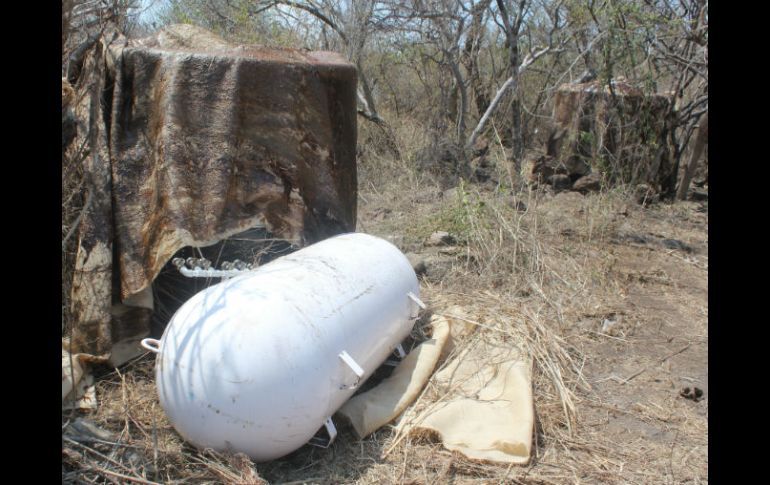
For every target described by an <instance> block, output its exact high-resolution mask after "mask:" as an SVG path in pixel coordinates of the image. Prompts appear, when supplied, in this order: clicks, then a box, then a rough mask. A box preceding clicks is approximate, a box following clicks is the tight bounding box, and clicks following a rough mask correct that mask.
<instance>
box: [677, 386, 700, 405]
mask: <svg viewBox="0 0 770 485" xmlns="http://www.w3.org/2000/svg"><path fill="white" fill-rule="evenodd" d="M679 395H680V396H682V397H683V398H685V399H690V400H692V401H695V402H698V401H700V400H701V399H703V391H702V390H701V389H698V388H697V387H693V388H692V389H690V388H689V387H685V388H684V389H682V390H681V391H679Z"/></svg>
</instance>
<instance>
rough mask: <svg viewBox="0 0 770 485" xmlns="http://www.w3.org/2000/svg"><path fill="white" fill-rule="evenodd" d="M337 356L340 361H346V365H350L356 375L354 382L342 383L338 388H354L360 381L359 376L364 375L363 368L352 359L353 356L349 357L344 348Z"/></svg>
mask: <svg viewBox="0 0 770 485" xmlns="http://www.w3.org/2000/svg"><path fill="white" fill-rule="evenodd" d="M338 357H339V358H340V359H342V362H344V363H346V364H347V365H348V367H350V369H351V370H352V371H353V373H355V375H356V376H357V379H356V382H354V383H353V384H350V385H345V384H343V385H341V386H340V389H355V388H356V387H358V384H359V383H360V382H361V378H363V377H364V369H362V368H361V366H360V365H358V363H357V362H356V361H355V360H353V357H351V356H350V354H348V353H347V351H345V350H343V351H342V352H340V354H339V355H338Z"/></svg>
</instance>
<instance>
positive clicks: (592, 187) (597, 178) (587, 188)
mask: <svg viewBox="0 0 770 485" xmlns="http://www.w3.org/2000/svg"><path fill="white" fill-rule="evenodd" d="M601 188H602V176H601V174H598V173H589V174H588V175H584V176H582V177H580V178H579V179H577V180H576V181H575V183H574V184H573V185H572V190H576V191H578V192H583V193H586V192H597V191H599V190H601Z"/></svg>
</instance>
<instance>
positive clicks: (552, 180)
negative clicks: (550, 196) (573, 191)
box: [546, 174, 572, 191]
mask: <svg viewBox="0 0 770 485" xmlns="http://www.w3.org/2000/svg"><path fill="white" fill-rule="evenodd" d="M546 181H547V182H548V185H550V186H551V187H553V189H554V190H556V191H561V190H569V188H570V187H572V180H570V178H569V175H561V174H556V175H551V176H550V177H548V178H547V179H546Z"/></svg>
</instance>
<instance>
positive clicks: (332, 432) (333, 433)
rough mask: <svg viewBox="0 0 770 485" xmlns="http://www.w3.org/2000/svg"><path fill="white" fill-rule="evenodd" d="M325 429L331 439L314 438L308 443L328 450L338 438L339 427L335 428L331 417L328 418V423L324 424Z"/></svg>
mask: <svg viewBox="0 0 770 485" xmlns="http://www.w3.org/2000/svg"><path fill="white" fill-rule="evenodd" d="M324 428H326V432H327V433H328V434H329V437H328V438H326V439H324V438H322V437H320V436H313V437H312V438H310V441H308V444H309V445H313V446H317V447H319V448H328V447H329V446H331V444H332V443H334V439H335V438H337V427H336V426H334V421H332V418H331V416H329V417H328V418H326V421H325V422H324ZM319 431H320V430H319Z"/></svg>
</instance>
